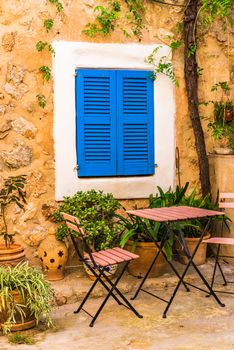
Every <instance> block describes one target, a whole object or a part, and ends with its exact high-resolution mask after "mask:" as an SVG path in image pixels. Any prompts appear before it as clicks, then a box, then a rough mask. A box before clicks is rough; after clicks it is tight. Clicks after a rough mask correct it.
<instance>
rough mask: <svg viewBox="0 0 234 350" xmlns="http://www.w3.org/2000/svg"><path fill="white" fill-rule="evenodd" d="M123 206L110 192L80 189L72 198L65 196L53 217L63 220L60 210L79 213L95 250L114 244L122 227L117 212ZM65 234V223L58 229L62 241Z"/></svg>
mask: <svg viewBox="0 0 234 350" xmlns="http://www.w3.org/2000/svg"><path fill="white" fill-rule="evenodd" d="M120 207H121V205H120V203H119V202H118V201H117V200H116V199H115V198H114V197H113V195H112V194H111V193H103V192H102V191H95V190H90V191H86V192H83V191H79V192H77V193H76V194H75V195H74V196H72V197H64V202H63V203H62V204H61V205H60V206H59V208H58V210H57V211H56V212H55V213H54V218H55V220H56V221H57V222H62V221H63V218H62V216H61V214H60V213H61V212H65V213H68V214H71V215H74V216H76V217H77V218H78V219H79V220H80V224H81V227H82V228H83V229H84V232H85V235H86V240H87V243H88V244H89V245H90V247H91V248H92V249H94V250H100V249H105V248H110V247H112V246H113V245H115V244H116V242H117V240H118V237H119V235H120V233H121V230H122V226H121V225H120V223H118V222H117V221H116V220H115V211H116V210H117V209H119V208H120ZM73 234H75V232H73ZM66 235H67V229H66V226H65V225H64V224H61V225H60V226H59V227H58V229H57V233H56V236H57V239H58V240H63V239H64V238H65V237H66Z"/></svg>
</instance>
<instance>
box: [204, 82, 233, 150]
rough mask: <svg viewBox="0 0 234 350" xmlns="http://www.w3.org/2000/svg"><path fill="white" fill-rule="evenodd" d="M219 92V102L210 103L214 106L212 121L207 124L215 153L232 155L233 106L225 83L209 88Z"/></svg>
mask: <svg viewBox="0 0 234 350" xmlns="http://www.w3.org/2000/svg"><path fill="white" fill-rule="evenodd" d="M217 90H221V92H222V95H221V98H220V101H210V102H212V103H213V106H214V119H213V120H212V121H210V122H209V124H208V128H209V130H210V131H211V134H212V136H213V138H214V140H215V142H216V145H217V147H215V153H218V154H233V153H234V125H233V113H234V104H233V102H232V101H230V99H229V95H228V94H229V91H230V87H229V85H228V83H227V82H226V81H223V82H218V83H216V84H215V85H213V86H212V87H211V91H217Z"/></svg>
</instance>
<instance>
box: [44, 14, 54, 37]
mask: <svg viewBox="0 0 234 350" xmlns="http://www.w3.org/2000/svg"><path fill="white" fill-rule="evenodd" d="M43 26H44V28H45V29H46V31H47V33H48V32H49V31H50V30H51V29H52V28H53V26H54V20H53V19H52V18H47V19H45V20H44V23H43Z"/></svg>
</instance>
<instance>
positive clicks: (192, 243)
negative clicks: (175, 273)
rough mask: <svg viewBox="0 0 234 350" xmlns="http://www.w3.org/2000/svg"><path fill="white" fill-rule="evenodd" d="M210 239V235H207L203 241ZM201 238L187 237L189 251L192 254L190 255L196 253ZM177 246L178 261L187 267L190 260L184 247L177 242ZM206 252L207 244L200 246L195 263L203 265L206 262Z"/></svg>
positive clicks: (194, 259)
mask: <svg viewBox="0 0 234 350" xmlns="http://www.w3.org/2000/svg"><path fill="white" fill-rule="evenodd" d="M208 238H210V234H207V235H206V236H204V238H203V239H208ZM199 239H200V238H189V237H185V241H186V243H187V246H188V250H189V252H190V254H191V255H192V253H193V252H194V249H195V247H196V246H197V243H198V241H199ZM175 246H176V248H175V249H176V251H177V254H178V261H179V262H180V263H181V264H183V265H187V263H188V258H187V256H186V254H185V252H184V250H183V249H182V247H181V246H180V244H179V243H178V242H176V244H175ZM206 251H207V244H202V243H201V244H200V246H199V248H198V250H197V252H196V254H195V256H194V258H193V262H194V263H195V264H196V265H203V264H205V262H206Z"/></svg>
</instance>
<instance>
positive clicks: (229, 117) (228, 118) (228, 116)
mask: <svg viewBox="0 0 234 350" xmlns="http://www.w3.org/2000/svg"><path fill="white" fill-rule="evenodd" d="M224 121H225V122H226V123H230V122H232V121H233V110H232V109H228V108H225V111H224Z"/></svg>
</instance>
